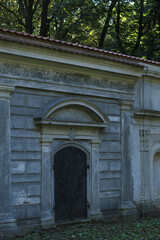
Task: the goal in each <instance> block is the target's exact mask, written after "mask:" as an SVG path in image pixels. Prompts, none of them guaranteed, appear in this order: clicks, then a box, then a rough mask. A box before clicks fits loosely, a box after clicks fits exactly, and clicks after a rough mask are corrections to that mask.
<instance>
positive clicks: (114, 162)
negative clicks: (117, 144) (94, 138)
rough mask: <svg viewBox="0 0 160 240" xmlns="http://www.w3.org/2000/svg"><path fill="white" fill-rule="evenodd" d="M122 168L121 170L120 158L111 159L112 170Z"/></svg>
mask: <svg viewBox="0 0 160 240" xmlns="http://www.w3.org/2000/svg"><path fill="white" fill-rule="evenodd" d="M120 170H121V162H120V160H111V161H110V171H120Z"/></svg>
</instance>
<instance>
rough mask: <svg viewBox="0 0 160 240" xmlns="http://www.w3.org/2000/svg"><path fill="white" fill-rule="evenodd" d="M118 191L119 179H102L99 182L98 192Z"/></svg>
mask: <svg viewBox="0 0 160 240" xmlns="http://www.w3.org/2000/svg"><path fill="white" fill-rule="evenodd" d="M119 189H120V179H102V180H100V191H110V190H119Z"/></svg>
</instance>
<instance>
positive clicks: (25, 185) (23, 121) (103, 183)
mask: <svg viewBox="0 0 160 240" xmlns="http://www.w3.org/2000/svg"><path fill="white" fill-rule="evenodd" d="M67 95H68V96H70V95H69V94H65V96H67ZM61 97H63V98H64V94H61V93H59V94H58V93H54V92H46V91H38V90H36V91H34V90H31V89H24V88H16V89H15V91H14V93H12V97H11V160H12V207H13V211H14V216H15V218H16V219H18V220H21V221H20V222H21V223H20V224H26V221H27V222H28V223H30V220H31V219H32V223H33V222H35V223H38V222H39V217H40V201H41V200H40V192H41V190H40V185H41V145H40V135H41V129H40V128H39V127H38V126H36V125H35V123H34V119H33V117H34V115H35V113H36V112H37V110H38V109H41V108H43V107H44V105H46V104H47V105H48V104H50V103H51V102H52V101H54V100H55V98H61ZM72 97H73V95H72ZM74 97H77V96H76V95H75V96H74ZM81 98H82V99H85V100H86V99H87V100H88V101H91V102H92V103H94V104H95V105H96V106H97V107H99V108H100V109H101V110H102V111H103V112H104V113H105V114H106V115H107V116H108V117H109V119H110V121H111V122H110V125H109V127H108V128H107V129H104V130H101V132H100V138H101V141H102V142H101V144H100V191H101V193H100V198H101V200H100V204H101V210H102V211H107V210H111V209H118V208H119V204H120V188H121V186H120V171H121V163H120V158H121V153H120V109H119V105H118V101H115V100H108V99H104V98H101V99H96V98H93V97H91V98H86V97H84V96H81ZM33 219H34V221H33Z"/></svg>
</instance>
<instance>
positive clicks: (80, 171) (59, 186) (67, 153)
mask: <svg viewBox="0 0 160 240" xmlns="http://www.w3.org/2000/svg"><path fill="white" fill-rule="evenodd" d="M54 161H55V219H56V222H58V221H72V220H74V219H81V218H86V217H87V176H86V174H87V171H86V161H87V157H86V154H85V153H84V152H83V151H82V150H80V149H79V148H75V147H66V148H63V149H61V150H60V151H58V152H57V153H56V154H55V158H54Z"/></svg>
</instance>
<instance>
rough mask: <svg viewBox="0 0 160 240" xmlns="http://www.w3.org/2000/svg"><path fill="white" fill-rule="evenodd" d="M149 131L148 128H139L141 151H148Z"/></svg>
mask: <svg viewBox="0 0 160 240" xmlns="http://www.w3.org/2000/svg"><path fill="white" fill-rule="evenodd" d="M150 134H151V132H150V130H145V129H140V130H139V136H140V150H141V151H149V136H150Z"/></svg>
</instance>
